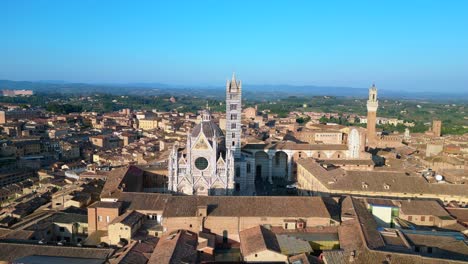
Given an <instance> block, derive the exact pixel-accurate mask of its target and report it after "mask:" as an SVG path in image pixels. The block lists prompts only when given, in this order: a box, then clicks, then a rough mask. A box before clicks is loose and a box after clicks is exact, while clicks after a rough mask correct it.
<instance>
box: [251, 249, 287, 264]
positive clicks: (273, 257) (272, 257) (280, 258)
mask: <svg viewBox="0 0 468 264" xmlns="http://www.w3.org/2000/svg"><path fill="white" fill-rule="evenodd" d="M244 261H247V262H288V257H287V256H286V255H283V254H280V253H277V252H274V251H270V250H264V251H261V252H258V253H256V254H251V255H247V256H244Z"/></svg>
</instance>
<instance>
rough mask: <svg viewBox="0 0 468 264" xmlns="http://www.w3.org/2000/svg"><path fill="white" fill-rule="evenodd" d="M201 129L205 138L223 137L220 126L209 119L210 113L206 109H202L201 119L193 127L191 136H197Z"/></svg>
mask: <svg viewBox="0 0 468 264" xmlns="http://www.w3.org/2000/svg"><path fill="white" fill-rule="evenodd" d="M201 131H203V134H205V136H206V137H207V138H213V137H214V136H216V137H218V138H219V137H224V134H223V131H222V130H221V128H219V126H218V125H216V124H215V122H213V121H212V120H211V113H210V112H209V111H208V110H203V112H202V121H201V122H200V124H198V125H196V126H195V127H194V128H193V130H192V137H198V135H199V134H200V132H201Z"/></svg>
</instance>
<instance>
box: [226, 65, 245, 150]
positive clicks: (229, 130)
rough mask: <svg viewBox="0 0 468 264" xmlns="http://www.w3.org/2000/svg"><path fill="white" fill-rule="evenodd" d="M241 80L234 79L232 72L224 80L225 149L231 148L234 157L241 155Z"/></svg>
mask: <svg viewBox="0 0 468 264" xmlns="http://www.w3.org/2000/svg"><path fill="white" fill-rule="evenodd" d="M241 100H242V82H241V81H239V82H238V81H236V76H235V74H234V73H233V74H232V78H231V81H229V80H228V81H227V82H226V149H227V150H231V151H232V153H233V155H234V158H240V156H241V132H242V128H241V115H242V104H241Z"/></svg>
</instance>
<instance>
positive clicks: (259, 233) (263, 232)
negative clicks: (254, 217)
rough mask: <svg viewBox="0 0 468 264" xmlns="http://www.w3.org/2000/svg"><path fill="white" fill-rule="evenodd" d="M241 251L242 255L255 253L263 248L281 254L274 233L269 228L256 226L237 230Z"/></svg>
mask: <svg viewBox="0 0 468 264" xmlns="http://www.w3.org/2000/svg"><path fill="white" fill-rule="evenodd" d="M239 238H240V244H241V252H242V255H244V256H249V255H252V254H256V253H259V252H262V251H265V250H269V251H274V252H277V253H280V254H281V248H280V246H279V244H278V241H277V239H276V235H275V234H274V233H273V232H271V231H270V230H268V229H266V228H264V227H262V226H256V227H252V228H249V229H245V230H242V231H241V232H239Z"/></svg>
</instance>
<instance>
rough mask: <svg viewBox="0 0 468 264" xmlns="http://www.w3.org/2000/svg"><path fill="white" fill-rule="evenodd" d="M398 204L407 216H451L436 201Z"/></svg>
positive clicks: (405, 201) (408, 201) (414, 201)
mask: <svg viewBox="0 0 468 264" xmlns="http://www.w3.org/2000/svg"><path fill="white" fill-rule="evenodd" d="M467 188H468V187H467ZM396 203H397V204H399V205H400V210H401V211H402V213H404V214H405V215H434V216H448V215H449V213H448V212H447V211H446V210H445V209H444V208H443V207H442V205H440V204H439V202H437V201H435V200H401V201H398V202H396Z"/></svg>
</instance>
